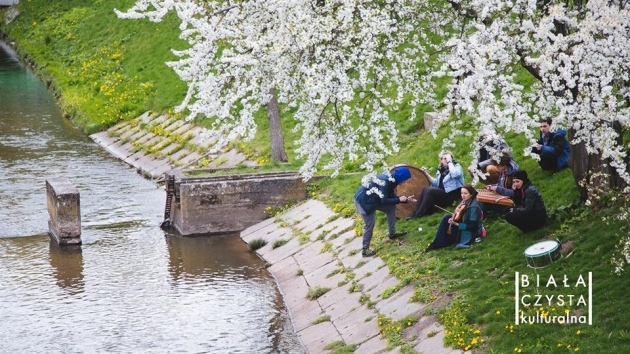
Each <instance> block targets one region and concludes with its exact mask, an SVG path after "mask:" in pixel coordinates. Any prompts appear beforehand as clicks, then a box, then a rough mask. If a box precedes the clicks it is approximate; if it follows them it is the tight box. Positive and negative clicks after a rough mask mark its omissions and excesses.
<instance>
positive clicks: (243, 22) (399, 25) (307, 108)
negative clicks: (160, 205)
mask: <svg viewBox="0 0 630 354" xmlns="http://www.w3.org/2000/svg"><path fill="white" fill-rule="evenodd" d="M423 3H424V0H401V1H396V2H393V1H371V0H355V1H345V0H319V1H313V0H270V1H190V0H180V1H174V0H139V1H137V2H136V4H135V5H134V6H133V7H132V8H131V9H129V10H127V11H126V12H124V13H123V12H120V11H117V14H118V16H119V17H122V18H149V19H150V20H153V21H159V20H161V19H162V18H163V17H164V16H165V15H166V13H168V12H169V11H175V12H176V13H177V15H178V16H179V18H180V19H181V26H180V30H181V36H182V38H184V39H185V40H187V41H188V43H189V44H190V48H189V49H186V50H182V51H175V53H176V54H177V55H178V56H179V57H180V59H179V60H178V61H174V62H170V63H168V65H169V66H171V67H172V68H173V69H174V70H175V71H176V72H177V74H178V75H179V76H180V78H182V79H183V80H184V81H186V82H187V83H188V94H187V97H186V98H185V100H184V102H183V103H182V104H181V106H180V107H179V109H181V110H183V109H188V111H189V112H190V116H191V117H194V116H203V117H208V118H209V119H213V121H214V128H215V129H216V131H217V132H219V133H220V134H219V135H218V136H220V137H222V139H221V140H220V143H222V144H224V143H226V142H227V141H229V140H232V139H234V138H236V137H244V138H246V139H247V138H251V137H253V135H254V133H255V132H256V123H255V121H254V118H253V117H254V113H255V112H257V111H258V110H260V109H261V108H264V107H265V106H266V105H268V104H269V103H270V102H271V103H272V104H273V103H274V99H277V101H278V102H279V103H280V104H281V105H282V106H283V107H288V108H289V109H291V110H292V112H294V113H293V115H292V117H291V118H292V119H294V120H295V121H296V122H297V128H296V129H297V130H299V131H300V133H301V135H300V138H299V139H298V141H297V142H296V146H297V150H296V152H297V154H298V157H299V158H303V159H304V161H305V162H304V165H303V166H302V169H301V173H302V174H303V175H304V176H305V178H309V177H310V176H312V175H313V173H315V172H316V171H317V169H318V168H324V169H329V170H332V171H333V175H335V174H337V173H338V171H339V169H340V168H341V167H342V163H343V162H344V161H347V160H355V159H362V160H361V162H362V167H363V168H365V169H366V170H368V171H372V170H374V169H375V167H376V166H379V165H380V166H383V165H384V161H385V158H386V157H387V156H389V155H391V154H392V153H394V152H396V151H398V149H399V148H398V145H397V139H398V132H397V129H396V127H395V124H394V122H393V121H392V120H391V119H389V114H390V112H392V111H395V110H397V109H399V107H400V106H401V104H403V103H406V104H409V105H411V106H415V105H416V104H418V102H420V99H421V98H422V99H424V100H429V101H430V100H431V99H432V98H433V94H432V92H433V90H432V89H428V87H429V86H430V85H431V83H430V82H429V81H424V80H421V78H420V77H419V74H418V68H417V63H418V61H424V60H426V59H427V54H426V52H425V48H426V46H425V45H422V41H423V38H424V37H423V34H422V33H421V32H417V31H416V29H417V28H416V25H415V23H416V21H417V19H418V13H421V11H419V7H418V6H419V5H421V4H423ZM274 92H275V93H276V96H275V97H274V95H273V93H274ZM414 112H415V111H414ZM413 114H415V113H413ZM411 118H413V117H411ZM219 146H220V145H219Z"/></svg>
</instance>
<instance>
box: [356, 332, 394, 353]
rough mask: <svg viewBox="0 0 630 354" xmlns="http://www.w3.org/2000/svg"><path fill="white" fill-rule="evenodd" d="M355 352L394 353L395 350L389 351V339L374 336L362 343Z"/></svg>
mask: <svg viewBox="0 0 630 354" xmlns="http://www.w3.org/2000/svg"><path fill="white" fill-rule="evenodd" d="M354 352H355V353H375V354H380V353H389V354H393V353H395V352H390V351H387V341H386V340H385V339H383V338H381V337H380V336H377V337H373V338H372V339H369V340H368V341H366V342H363V343H361V345H359V347H357V350H355V351H354Z"/></svg>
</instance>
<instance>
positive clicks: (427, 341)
mask: <svg viewBox="0 0 630 354" xmlns="http://www.w3.org/2000/svg"><path fill="white" fill-rule="evenodd" d="M428 332H433V333H435V335H433V336H431V337H429V336H427V333H428ZM418 339H419V343H418V344H417V345H416V346H414V347H413V349H414V350H415V351H416V352H418V353H430V354H434V353H435V354H450V353H453V352H454V350H453V348H445V347H444V329H443V328H441V326H439V325H438V324H436V323H434V324H432V325H431V326H429V327H428V328H426V329H425V330H424V331H422V332H421V333H420V334H419V335H418ZM455 353H463V351H457V350H455Z"/></svg>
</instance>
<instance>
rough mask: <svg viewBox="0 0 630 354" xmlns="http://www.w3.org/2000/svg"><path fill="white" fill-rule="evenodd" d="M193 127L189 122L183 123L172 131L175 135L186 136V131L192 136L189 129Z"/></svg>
mask: <svg viewBox="0 0 630 354" xmlns="http://www.w3.org/2000/svg"><path fill="white" fill-rule="evenodd" d="M192 128H193V125H191V124H189V123H184V124H183V125H182V126H181V127H179V128H177V129H175V130H174V131H173V134H177V135H181V136H184V137H185V136H186V135H187V134H188V133H190V135H191V136H192V134H193V133H192V131H191V129H192Z"/></svg>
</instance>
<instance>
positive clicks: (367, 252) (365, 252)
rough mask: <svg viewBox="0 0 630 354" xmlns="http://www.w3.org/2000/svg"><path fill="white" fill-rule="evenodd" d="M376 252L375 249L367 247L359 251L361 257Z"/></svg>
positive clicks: (370, 255) (369, 255) (372, 254)
mask: <svg viewBox="0 0 630 354" xmlns="http://www.w3.org/2000/svg"><path fill="white" fill-rule="evenodd" d="M375 254H376V251H375V250H371V249H369V248H366V249H364V250H363V251H361V255H362V256H363V257H372V256H374V255H375Z"/></svg>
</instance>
